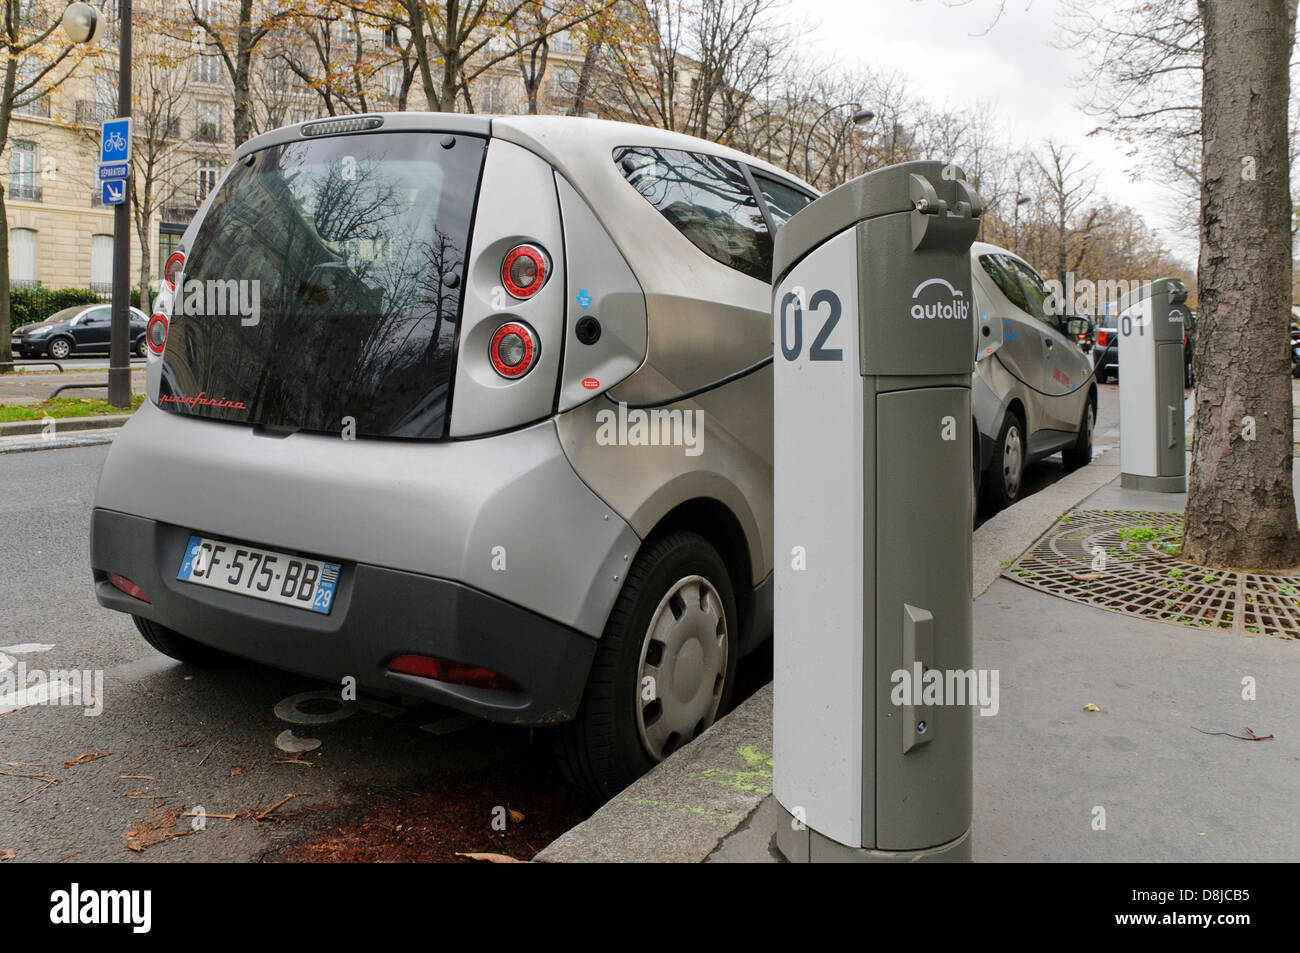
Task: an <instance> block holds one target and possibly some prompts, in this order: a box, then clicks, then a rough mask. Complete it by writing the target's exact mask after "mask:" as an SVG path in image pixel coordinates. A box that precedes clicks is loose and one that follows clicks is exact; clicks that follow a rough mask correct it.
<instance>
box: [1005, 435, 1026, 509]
mask: <svg viewBox="0 0 1300 953" xmlns="http://www.w3.org/2000/svg"><path fill="white" fill-rule="evenodd" d="M1023 457H1024V453H1023V451H1022V450H1021V446H1020V428H1019V427H1012V428H1010V429H1009V430H1008V431H1007V439H1006V442H1005V443H1003V445H1002V480H1003V485H1004V486H1006V488H1007V496H1015V495H1016V494H1017V493H1019V492H1020V469H1021V466H1022V461H1023Z"/></svg>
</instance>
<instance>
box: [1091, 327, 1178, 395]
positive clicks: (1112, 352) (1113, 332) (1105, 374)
mask: <svg viewBox="0 0 1300 953" xmlns="http://www.w3.org/2000/svg"><path fill="white" fill-rule="evenodd" d="M1116 320H1117V316H1116V315H1113V314H1107V315H1104V316H1102V317H1101V318H1100V319H1099V320H1098V322H1097V342H1096V347H1094V348H1093V351H1092V363H1093V367H1094V368H1096V371H1097V383H1098V384H1105V383H1106V382H1107V381H1109V380H1110V378H1111V377H1112V376H1118V375H1119V335H1118V329H1117V326H1116V323H1115V322H1116ZM1195 347H1196V312H1195V311H1189V312H1188V313H1187V316H1186V318H1185V319H1184V321H1183V386H1184V387H1192V386H1194V385H1195V384H1196V380H1195V377H1194V375H1193V373H1192V352H1193V350H1194V349H1195Z"/></svg>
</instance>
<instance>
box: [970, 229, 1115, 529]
mask: <svg viewBox="0 0 1300 953" xmlns="http://www.w3.org/2000/svg"><path fill="white" fill-rule="evenodd" d="M971 284H972V287H973V289H974V293H975V310H976V313H977V314H978V315H980V322H979V325H977V326H981V325H983V324H985V323H986V322H987V321H992V322H996V324H997V325H998V326H1000V328H1001V331H1002V334H1001V341H1002V343H1001V346H1000V347H997V348H995V349H993V350H992V352H991V353H988V351H987V349H986V350H980V351H979V352H978V353H977V354H976V357H977V358H978V360H977V361H976V364H975V373H974V377H973V378H972V380H971V407H972V412H973V413H974V415H975V430H976V433H977V435H978V437H977V439H978V441H979V445H978V447H977V448H976V450H975V453H976V458H977V464H976V466H977V472H978V474H979V477H978V481H977V482H978V485H979V494H980V502H981V505H982V507H983V509H984V510H985V511H986V512H988V513H993V512H996V511H997V510H999V509H1001V508H1002V507H1004V506H1008V505H1010V504H1011V503H1014V502H1015V501H1016V500H1017V499H1019V497H1020V490H1021V481H1022V478H1023V475H1024V469H1025V467H1026V466H1027V465H1028V464H1030V463H1032V462H1034V461H1035V460H1040V459H1042V458H1044V457H1047V456H1050V455H1052V454H1053V453H1060V454H1061V459H1062V460H1063V461H1064V462H1065V465H1066V467H1068V468H1070V469H1074V468H1076V467H1081V466H1084V465H1086V464H1087V463H1088V462H1089V461H1090V460H1091V459H1092V434H1093V427H1094V424H1095V423H1096V419H1097V385H1096V383H1095V382H1094V381H1093V380H1092V363H1091V361H1090V360H1089V358H1088V354H1087V350H1088V349H1089V348H1090V347H1091V344H1092V340H1093V325H1092V322H1091V321H1090V320H1088V319H1087V318H1083V317H1076V316H1057V315H1055V314H1052V313H1051V308H1050V306H1049V303H1048V299H1049V298H1050V297H1051V292H1050V290H1049V289H1048V287H1047V285H1046V283H1045V282H1044V281H1043V279H1042V277H1041V276H1040V275H1039V274H1038V272H1036V271H1035V270H1034V269H1033V268H1032V267H1031V266H1030V265H1029V263H1028V262H1026V261H1024V259H1022V258H1019V257H1017V256H1016V255H1014V254H1012V253H1011V252H1009V251H1007V250H1006V249H1003V248H998V247H997V246H996V245H989V244H986V243H984V242H976V243H975V244H974V245H972V246H971Z"/></svg>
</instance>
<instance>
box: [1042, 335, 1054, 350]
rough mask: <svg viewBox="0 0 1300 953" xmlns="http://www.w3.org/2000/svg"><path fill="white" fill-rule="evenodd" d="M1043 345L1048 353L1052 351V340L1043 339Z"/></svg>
mask: <svg viewBox="0 0 1300 953" xmlns="http://www.w3.org/2000/svg"><path fill="white" fill-rule="evenodd" d="M1043 345H1044V346H1045V347H1046V348H1047V349H1048V350H1049V351H1050V350H1051V349H1052V339H1051V338H1046V337H1045V338H1043Z"/></svg>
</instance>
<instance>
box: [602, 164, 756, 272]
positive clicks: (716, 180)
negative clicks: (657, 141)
mask: <svg viewBox="0 0 1300 953" xmlns="http://www.w3.org/2000/svg"><path fill="white" fill-rule="evenodd" d="M614 162H615V163H616V164H617V165H618V168H619V171H621V172H622V173H623V176H624V178H626V179H627V180H628V182H630V183H631V184H632V187H633V188H635V189H636V190H637V191H638V192H640V193H641V194H642V195H643V196H644V197H645V200H646V201H647V202H649V203H650V204H651V205H653V206H654V207H655V208H656V209H658V210H659V213H660V214H661V215H663V217H664V218H666V219H668V221H670V222H672V224H673V226H674V227H675V228H676V229H677V230H678V231H679V232H681V233H682V234H683V235H685V236H686V238H688V239H689V240H690V242H691V244H692V245H694V246H695V247H696V248H698V249H699V250H700V251H702V252H704V254H706V255H708V256H709V257H710V258H712V259H713V260H714V261H720V262H722V264H724V265H727V266H728V267H731V268H735V269H736V270H737V271H739V272H742V273H743V274H746V275H749V276H750V277H751V278H757V279H759V280H760V281H771V280H772V235H771V233H770V232H769V231H768V230H767V223H766V222H765V221H764V219H763V212H762V210H761V209H759V207H758V200H757V199H756V198H755V197H754V193H753V191H752V190H751V189H750V187H749V183H748V182H747V181H745V175H744V173H743V172H742V171H741V169H740V166H739V165H737V164H736V163H735V162H732V161H731V160H730V159H723V158H720V157H718V156H711V155H705V154H703V153H697V152H684V151H682V150H680V149H651V148H649V147H645V146H620V147H619V148H617V149H615V150H614Z"/></svg>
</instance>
